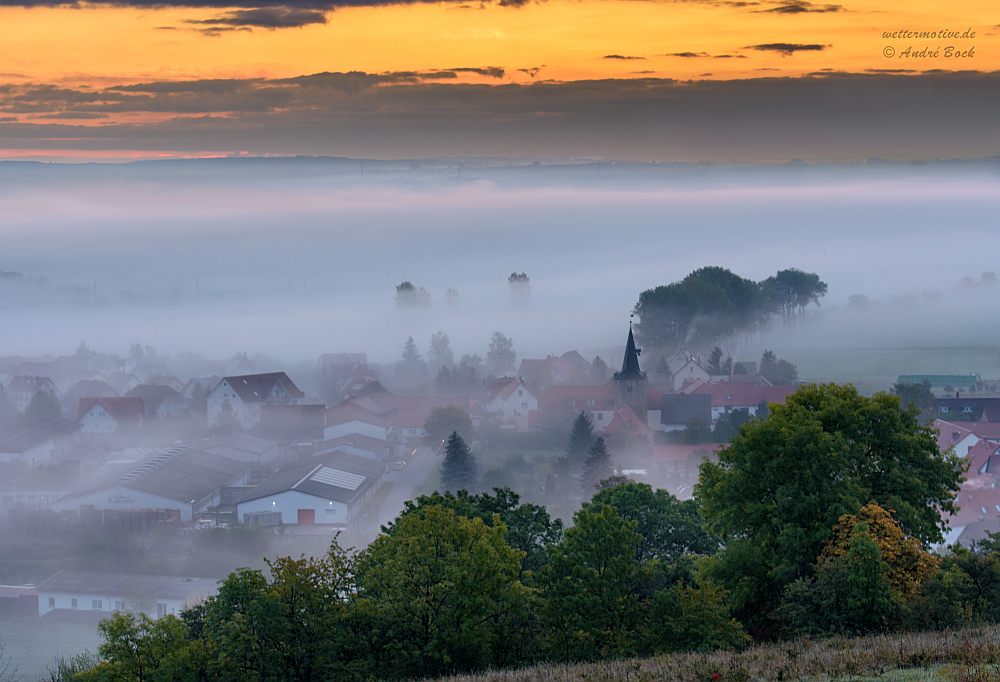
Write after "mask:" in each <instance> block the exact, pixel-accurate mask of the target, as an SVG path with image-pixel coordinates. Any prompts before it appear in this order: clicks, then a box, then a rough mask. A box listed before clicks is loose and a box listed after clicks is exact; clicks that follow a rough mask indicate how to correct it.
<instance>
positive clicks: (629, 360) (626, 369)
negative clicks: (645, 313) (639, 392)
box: [615, 323, 646, 379]
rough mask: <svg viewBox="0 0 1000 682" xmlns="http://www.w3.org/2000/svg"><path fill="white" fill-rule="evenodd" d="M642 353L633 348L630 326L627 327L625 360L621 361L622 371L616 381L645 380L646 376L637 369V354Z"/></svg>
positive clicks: (633, 340) (633, 342)
mask: <svg viewBox="0 0 1000 682" xmlns="http://www.w3.org/2000/svg"><path fill="white" fill-rule="evenodd" d="M641 352H642V351H641V350H639V349H638V348H636V347H635V339H634V338H632V324H631V323H629V326H628V343H626V344H625V358H624V360H622V371H621V372H619V373H618V376H616V377H615V378H616V379H645V378H646V375H645V374H643V372H642V370H641V369H639V353H641Z"/></svg>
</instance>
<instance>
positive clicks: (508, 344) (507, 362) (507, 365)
mask: <svg viewBox="0 0 1000 682" xmlns="http://www.w3.org/2000/svg"><path fill="white" fill-rule="evenodd" d="M516 358H517V353H515V352H514V341H513V340H512V339H511V338H510V337H508V336H504V335H503V332H493V336H492V337H491V338H490V351H489V352H488V353H487V354H486V364H487V365H488V366H489V368H490V371H491V372H493V373H494V374H496V375H498V376H499V375H501V374H503V373H504V372H508V371H510V370H512V369H514V360H515V359H516Z"/></svg>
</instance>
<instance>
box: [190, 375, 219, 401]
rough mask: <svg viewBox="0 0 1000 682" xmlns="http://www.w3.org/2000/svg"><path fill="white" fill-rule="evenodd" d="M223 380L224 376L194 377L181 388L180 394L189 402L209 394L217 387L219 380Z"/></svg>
mask: <svg viewBox="0 0 1000 682" xmlns="http://www.w3.org/2000/svg"><path fill="white" fill-rule="evenodd" d="M220 381H222V377H218V376H214V375H213V376H210V377H194V378H192V379H189V380H188V382H187V383H186V384H184V388H183V389H182V390H181V392H180V394H181V395H182V396H184V399H185V400H187V401H188V402H193V401H194V400H195V399H196V398H198V397H199V396H208V394H209V392H210V391H211V390H212V389H213V388H215V387H216V386H217V385H218V384H219V382H220Z"/></svg>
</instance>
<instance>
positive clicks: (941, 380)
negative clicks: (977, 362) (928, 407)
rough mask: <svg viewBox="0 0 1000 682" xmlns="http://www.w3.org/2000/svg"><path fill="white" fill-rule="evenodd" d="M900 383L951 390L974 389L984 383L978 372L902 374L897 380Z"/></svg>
mask: <svg viewBox="0 0 1000 682" xmlns="http://www.w3.org/2000/svg"><path fill="white" fill-rule="evenodd" d="M896 381H897V383H900V384H922V383H924V382H926V383H928V384H930V385H931V388H932V389H935V388H936V389H938V390H941V389H944V388H948V389H949V390H951V391H972V390H975V389H976V388H977V387H979V386H981V385H982V379H980V376H979V373H978V372H973V373H971V374H900V375H899V378H898V379H897V380H896Z"/></svg>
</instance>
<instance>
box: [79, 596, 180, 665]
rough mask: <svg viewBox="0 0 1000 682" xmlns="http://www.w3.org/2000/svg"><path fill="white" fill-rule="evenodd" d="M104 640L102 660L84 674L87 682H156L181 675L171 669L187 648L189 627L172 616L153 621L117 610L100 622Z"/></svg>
mask: <svg viewBox="0 0 1000 682" xmlns="http://www.w3.org/2000/svg"><path fill="white" fill-rule="evenodd" d="M97 629H98V630H100V632H101V636H102V637H103V639H104V641H103V642H102V643H101V645H100V646H99V647H98V648H97V654H98V656H100V657H101V662H100V663H98V664H97V665H96V666H94V667H92V668H91V669H90V670H87V671H85V672H82V673H78V675H79V677H80V679H81V680H83V681H85V682H112V681H114V682H154V681H158V680H170V679H177V678H178V677H181V676H180V675H177V674H176V673H177V671H175V670H171V668H172V667H173V665H174V664H175V663H176V662H177V661H178V659H181V658H183V655H184V652H185V650H186V649H187V647H188V640H187V637H186V635H187V628H186V627H185V626H184V623H182V622H181V621H180V620H178V619H177V618H176V617H175V616H173V615H166V616H163V617H162V618H157V619H156V620H153V619H151V618H149V617H148V616H147V615H146V614H144V613H140V614H139V615H138V616H136V615H134V614H131V613H123V612H121V611H116V612H115V613H112V614H111V617H109V618H105V619H104V620H102V621H101V622H100V623H98V624H97Z"/></svg>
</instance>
